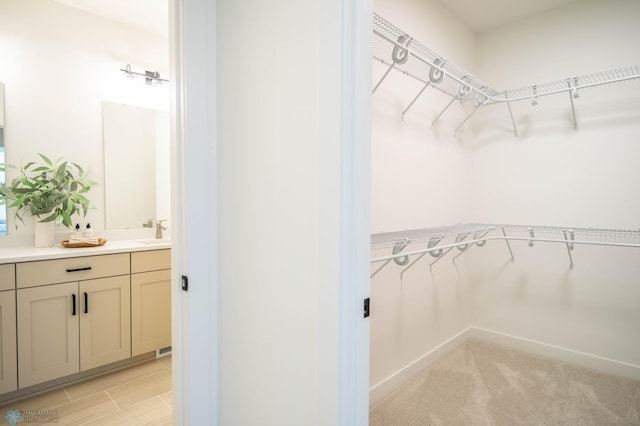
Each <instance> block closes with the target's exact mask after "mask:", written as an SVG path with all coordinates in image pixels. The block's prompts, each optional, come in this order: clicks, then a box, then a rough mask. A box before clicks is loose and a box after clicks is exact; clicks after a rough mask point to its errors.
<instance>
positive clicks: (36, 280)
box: [16, 253, 130, 288]
mask: <svg viewBox="0 0 640 426" xmlns="http://www.w3.org/2000/svg"><path fill="white" fill-rule="evenodd" d="M129 272H130V261H129V253H119V254H107V255H102V256H86V257H74V258H69V259H56V260H42V261H37V262H24V263H18V264H16V279H17V281H16V282H17V286H18V288H25V287H35V286H39V285H47V284H55V283H64V282H70V281H80V280H89V279H93V278H102V277H113V276H116V275H126V274H128V273H129Z"/></svg>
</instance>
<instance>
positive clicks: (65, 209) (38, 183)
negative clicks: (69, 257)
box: [0, 154, 96, 247]
mask: <svg viewBox="0 0 640 426" xmlns="http://www.w3.org/2000/svg"><path fill="white" fill-rule="evenodd" d="M38 155H39V156H40V158H41V159H42V162H34V161H31V162H29V163H27V164H25V165H21V166H20V167H16V166H14V165H11V164H3V165H0V168H1V170H6V169H17V170H18V176H17V177H15V178H14V179H13V180H12V181H11V183H10V184H9V183H7V182H3V183H0V203H2V204H7V205H8V207H9V208H15V209H16V210H15V219H16V220H15V223H16V229H17V227H18V221H20V222H22V223H24V215H25V214H26V213H29V214H30V215H31V216H33V217H34V219H35V224H36V226H37V225H38V224H49V228H50V231H48V232H50V233H51V242H50V243H48V242H47V243H45V245H48V246H51V245H53V232H54V224H56V223H61V224H63V225H65V226H66V227H71V226H73V220H72V218H71V217H72V216H73V215H74V214H76V213H82V215H83V216H86V215H87V211H88V210H89V208H90V207H92V205H91V201H89V199H88V198H87V197H86V193H87V192H89V190H90V189H91V188H92V186H94V185H95V184H96V183H95V182H93V181H91V180H90V179H88V177H87V172H86V171H85V170H84V169H83V168H82V167H80V166H79V165H78V164H76V163H71V162H68V161H65V160H63V159H62V158H60V159H58V160H56V161H55V162H53V161H51V160H50V159H49V158H48V157H47V156H45V155H43V154H38ZM9 201H11V204H9ZM37 240H38V231H37V230H36V246H39V247H40V246H42V245H39V244H38V241H37Z"/></svg>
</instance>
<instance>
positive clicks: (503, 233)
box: [501, 228, 515, 263]
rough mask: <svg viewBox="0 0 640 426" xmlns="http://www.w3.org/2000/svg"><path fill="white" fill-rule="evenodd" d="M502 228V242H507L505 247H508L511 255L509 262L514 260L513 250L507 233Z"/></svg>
mask: <svg viewBox="0 0 640 426" xmlns="http://www.w3.org/2000/svg"><path fill="white" fill-rule="evenodd" d="M501 229H502V236H503V237H504V242H505V243H507V248H508V249H509V254H510V255H511V263H514V262H515V258H514V257H513V251H511V244H509V239H508V238H507V233H506V232H504V228H501Z"/></svg>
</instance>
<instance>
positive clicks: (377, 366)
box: [370, 0, 475, 402]
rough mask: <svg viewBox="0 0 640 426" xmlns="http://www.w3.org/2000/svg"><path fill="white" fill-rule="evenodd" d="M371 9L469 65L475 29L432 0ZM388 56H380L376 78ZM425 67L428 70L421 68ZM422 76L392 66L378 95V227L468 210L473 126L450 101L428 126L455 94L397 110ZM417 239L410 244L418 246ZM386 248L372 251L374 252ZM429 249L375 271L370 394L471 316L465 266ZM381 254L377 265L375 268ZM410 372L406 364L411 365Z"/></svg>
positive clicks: (444, 221)
mask: <svg viewBox="0 0 640 426" xmlns="http://www.w3.org/2000/svg"><path fill="white" fill-rule="evenodd" d="M374 9H375V12H376V13H378V14H379V15H380V16H382V17H383V18H385V19H387V20H388V21H390V22H391V23H392V24H394V25H395V26H397V27H399V28H400V29H402V30H403V31H405V32H408V33H409V34H410V35H411V36H413V37H414V38H416V39H417V40H419V41H420V42H421V43H423V44H424V45H426V46H427V47H429V48H431V49H432V50H434V51H435V52H437V53H440V54H442V55H444V56H446V57H447V58H448V59H449V60H450V61H452V62H454V63H456V64H458V65H461V66H464V67H467V68H468V69H470V70H473V67H474V64H475V56H474V55H475V36H474V34H473V33H472V32H471V31H470V30H469V29H468V28H466V27H465V26H464V25H463V24H461V23H460V22H459V21H457V20H456V19H455V17H453V16H452V15H451V14H450V13H449V12H448V11H447V10H446V9H444V8H443V7H442V6H441V5H440V4H439V3H438V2H436V1H417V0H406V1H402V2H398V1H395V0H393V1H392V0H377V1H376V2H375V4H374ZM386 68H387V66H386V65H382V64H380V63H379V62H376V61H374V65H373V80H374V83H377V82H378V80H379V79H380V78H381V76H382V75H383V74H384V72H385V71H386ZM423 77H426V75H425V76H423ZM422 87H423V84H422V83H420V82H416V81H415V80H413V79H411V78H409V77H407V76H405V75H402V74H400V73H398V72H395V71H392V72H391V73H390V74H389V76H388V77H387V79H386V80H384V81H383V82H382V84H381V85H380V87H379V88H378V90H377V91H376V93H375V94H374V95H373V101H372V102H373V138H372V139H373V140H372V210H371V217H372V228H371V229H372V232H373V233H378V232H383V231H384V232H389V231H398V230H403V229H413V228H422V227H433V226H442V225H449V224H455V223H459V222H468V221H469V220H470V219H471V215H470V205H469V198H470V196H471V193H470V190H471V182H470V174H469V173H468V170H469V167H470V165H471V157H470V154H471V152H470V149H469V147H468V145H469V144H470V143H471V142H472V139H471V136H472V132H471V127H467V126H465V127H463V128H462V129H461V131H460V132H458V133H457V136H454V134H453V129H455V127H457V126H458V124H460V123H461V122H462V121H463V120H464V118H465V111H464V110H463V109H462V107H461V105H460V104H459V103H457V102H456V103H454V104H453V105H451V107H450V108H449V109H448V110H447V112H446V113H445V114H444V115H443V116H442V118H441V119H440V120H439V121H438V122H437V123H436V125H435V126H434V128H433V129H430V124H431V122H432V121H433V120H434V119H435V118H436V117H437V115H438V114H439V113H440V112H441V111H442V110H443V109H444V108H445V106H446V105H447V103H448V102H449V98H448V97H447V96H446V95H444V94H442V93H441V92H439V91H437V90H435V89H432V88H427V90H426V91H425V92H424V93H423V94H422V96H421V97H420V98H419V99H418V101H416V103H415V104H414V105H413V106H412V108H411V109H410V110H409V111H408V112H407V113H406V115H405V117H404V121H403V120H401V113H402V111H403V110H404V109H405V108H406V107H407V106H408V105H409V103H410V102H411V100H412V99H413V98H414V97H415V96H416V94H417V93H418V92H419V90H420V89H421V88H422ZM412 248H413V247H412ZM383 254H389V253H388V251H387V252H384V253H383V252H373V253H372V256H373V257H375V256H381V255H383ZM432 260H433V258H431V257H430V256H427V257H426V258H425V259H423V260H422V261H421V262H420V263H418V264H416V266H414V267H413V268H412V269H410V270H409V271H408V272H407V273H406V274H405V275H404V277H403V279H402V280H401V279H400V271H401V269H402V268H401V267H400V266H397V265H395V264H393V263H392V264H390V265H388V266H387V267H386V268H385V269H384V270H382V272H380V273H379V274H377V275H376V276H375V277H374V278H373V279H372V281H371V312H372V313H371V357H370V359H371V374H370V382H371V386H372V387H373V388H374V392H373V393H372V395H371V398H372V402H373V401H375V399H376V398H377V397H378V396H379V395H381V394H382V393H384V389H387V390H388V388H389V387H393V386H394V385H395V384H398V382H401V381H402V380H404V378H406V374H407V373H406V372H401V371H400V370H402V369H403V368H405V367H407V366H409V365H410V364H412V363H414V362H415V363H417V365H415V366H413V367H411V368H410V370H411V371H412V372H415V371H417V370H415V368H418V369H419V368H420V367H421V366H422V367H423V366H424V362H425V360H424V359H423V357H424V356H425V354H427V353H428V352H430V351H432V350H433V349H434V348H436V347H438V346H439V345H441V344H442V343H444V342H446V341H447V340H449V339H450V338H451V337H452V336H454V335H456V334H458V333H460V332H461V331H462V330H464V329H465V328H466V327H468V325H469V321H470V320H469V312H470V310H469V309H468V304H469V303H470V299H469V296H468V291H467V290H466V288H467V285H468V284H467V274H468V271H467V268H466V266H465V265H464V264H460V265H459V269H456V268H452V267H451V263H450V262H451V259H447V260H445V261H443V262H441V263H439V264H438V265H434V268H433V271H432V272H431V273H430V272H429V269H428V264H429V262H430V261H432ZM379 266H380V264H375V265H372V269H371V270H372V272H373V271H374V270H375V269H376V268H378V267H379ZM409 374H410V373H409Z"/></svg>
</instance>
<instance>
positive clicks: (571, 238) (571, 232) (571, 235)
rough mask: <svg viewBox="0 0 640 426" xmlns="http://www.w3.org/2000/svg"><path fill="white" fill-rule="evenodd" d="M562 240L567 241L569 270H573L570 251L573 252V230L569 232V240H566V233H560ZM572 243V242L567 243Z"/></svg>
mask: <svg viewBox="0 0 640 426" xmlns="http://www.w3.org/2000/svg"><path fill="white" fill-rule="evenodd" d="M562 233H563V234H564V239H565V240H566V241H567V254H568V255H569V269H571V270H573V256H571V250H573V241H575V234H574V231H573V229H570V230H569V238H567V231H564V230H563V231H562ZM569 241H572V242H569Z"/></svg>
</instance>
